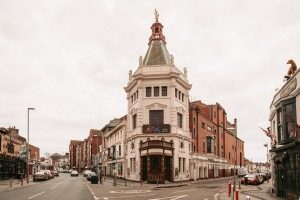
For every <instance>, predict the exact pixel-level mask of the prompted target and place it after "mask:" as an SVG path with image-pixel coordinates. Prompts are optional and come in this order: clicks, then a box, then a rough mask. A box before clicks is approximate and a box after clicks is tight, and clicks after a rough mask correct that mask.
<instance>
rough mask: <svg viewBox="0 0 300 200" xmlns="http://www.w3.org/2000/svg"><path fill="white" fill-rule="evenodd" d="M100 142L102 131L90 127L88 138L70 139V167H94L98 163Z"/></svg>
mask: <svg viewBox="0 0 300 200" xmlns="http://www.w3.org/2000/svg"><path fill="white" fill-rule="evenodd" d="M101 144H102V132H101V131H100V130H96V129H91V130H90V133H89V136H88V138H86V139H84V140H83V141H81V140H71V141H70V144H69V153H70V168H76V169H77V170H79V171H82V170H84V169H85V168H89V169H92V168H95V167H98V165H99V146H100V145H101Z"/></svg>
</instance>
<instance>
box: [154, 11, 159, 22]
mask: <svg viewBox="0 0 300 200" xmlns="http://www.w3.org/2000/svg"><path fill="white" fill-rule="evenodd" d="M154 15H155V21H156V22H158V17H159V14H158V12H157V10H156V8H155V9H154Z"/></svg>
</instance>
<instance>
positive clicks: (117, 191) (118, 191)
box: [109, 190, 151, 194]
mask: <svg viewBox="0 0 300 200" xmlns="http://www.w3.org/2000/svg"><path fill="white" fill-rule="evenodd" d="M148 192H151V190H115V191H113V190H112V191H110V192H109V193H127V194H134V193H148Z"/></svg>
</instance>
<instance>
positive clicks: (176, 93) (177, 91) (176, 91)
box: [175, 88, 178, 98]
mask: <svg viewBox="0 0 300 200" xmlns="http://www.w3.org/2000/svg"><path fill="white" fill-rule="evenodd" d="M177 92H178V91H177V88H175V97H176V98H177Z"/></svg>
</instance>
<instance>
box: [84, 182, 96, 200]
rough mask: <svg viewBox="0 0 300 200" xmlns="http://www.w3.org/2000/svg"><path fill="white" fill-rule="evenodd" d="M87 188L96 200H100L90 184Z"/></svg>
mask: <svg viewBox="0 0 300 200" xmlns="http://www.w3.org/2000/svg"><path fill="white" fill-rule="evenodd" d="M86 186H87V187H88V189H89V191H90V192H91V194H92V196H93V198H94V200H98V199H99V198H98V197H97V196H96V195H95V193H94V192H93V190H92V189H91V187H90V186H89V185H88V184H86Z"/></svg>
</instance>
